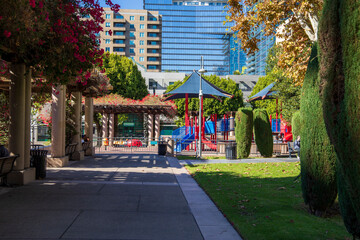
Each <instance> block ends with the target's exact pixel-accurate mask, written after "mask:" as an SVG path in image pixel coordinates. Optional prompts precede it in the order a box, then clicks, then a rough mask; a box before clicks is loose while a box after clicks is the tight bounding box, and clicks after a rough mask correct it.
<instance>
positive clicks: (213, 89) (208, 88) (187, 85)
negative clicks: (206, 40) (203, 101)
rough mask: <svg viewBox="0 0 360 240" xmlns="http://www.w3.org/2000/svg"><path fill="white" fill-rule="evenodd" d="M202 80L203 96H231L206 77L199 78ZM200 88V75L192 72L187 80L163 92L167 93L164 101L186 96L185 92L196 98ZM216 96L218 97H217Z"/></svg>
mask: <svg viewBox="0 0 360 240" xmlns="http://www.w3.org/2000/svg"><path fill="white" fill-rule="evenodd" d="M201 81H202V92H203V97H204V98H216V99H218V97H232V95H231V94H230V93H227V92H225V91H224V90H222V89H220V88H218V87H217V86H215V85H214V84H212V83H210V82H208V81H207V80H206V79H204V78H201ZM199 89H200V75H199V73H197V72H193V73H192V74H191V75H190V77H189V78H188V80H187V81H186V82H184V83H183V85H181V86H180V87H178V88H176V89H174V90H172V91H171V92H168V93H165V95H168V96H167V97H166V98H165V100H164V101H167V100H172V99H178V98H186V94H187V95H188V97H189V98H198V97H199ZM217 96H218V97H217Z"/></svg>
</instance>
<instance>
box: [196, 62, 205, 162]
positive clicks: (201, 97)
mask: <svg viewBox="0 0 360 240" xmlns="http://www.w3.org/2000/svg"><path fill="white" fill-rule="evenodd" d="M199 73H200V88H199V148H198V149H199V158H201V151H202V147H201V129H202V124H201V122H202V114H201V112H202V101H203V92H202V75H203V73H206V70H205V69H204V59H203V56H201V66H200V70H199Z"/></svg>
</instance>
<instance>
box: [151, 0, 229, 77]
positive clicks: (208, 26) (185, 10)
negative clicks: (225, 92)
mask: <svg viewBox="0 0 360 240" xmlns="http://www.w3.org/2000/svg"><path fill="white" fill-rule="evenodd" d="M225 6H226V0H195V1H193V0H191V1H190V0H144V9H146V10H150V11H159V14H161V15H162V54H161V56H162V58H161V68H162V71H179V72H186V73H190V72H192V71H193V70H194V69H195V70H198V69H199V68H200V57H201V56H204V65H205V69H206V70H207V71H208V73H210V74H217V75H226V74H229V72H230V65H231V64H230V63H231V57H230V55H231V46H230V40H231V38H232V34H231V33H229V31H228V30H227V28H229V26H230V24H229V23H227V24H226V25H224V24H223V22H224V21H225V16H226V9H225V8H224V7H225ZM233 59H236V58H233Z"/></svg>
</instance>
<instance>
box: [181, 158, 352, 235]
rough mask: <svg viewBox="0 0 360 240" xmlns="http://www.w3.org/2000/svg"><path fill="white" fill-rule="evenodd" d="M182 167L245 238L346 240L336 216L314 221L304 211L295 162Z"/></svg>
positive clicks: (313, 217) (297, 168)
mask: <svg viewBox="0 0 360 240" xmlns="http://www.w3.org/2000/svg"><path fill="white" fill-rule="evenodd" d="M186 168H187V169H188V170H189V171H190V173H191V174H192V175H193V177H194V178H195V179H196V181H197V182H198V183H199V185H200V186H201V187H202V188H203V189H204V190H205V191H206V192H207V193H208V195H209V196H210V197H211V198H212V199H213V201H214V202H215V203H216V204H217V206H218V207H219V208H220V209H221V211H222V212H223V213H224V215H225V216H226V217H227V218H228V220H229V221H230V222H231V223H232V224H233V225H234V227H235V228H236V229H237V230H238V232H239V233H240V234H241V236H242V237H243V238H244V239H249V240H252V239H254V240H258V239H274V240H275V239H276V240H278V239H350V235H349V234H348V233H347V231H346V229H345V227H344V224H343V222H342V219H341V216H340V215H339V214H336V215H333V216H330V217H327V218H319V217H315V216H313V215H311V214H309V213H308V212H307V208H306V206H305V205H304V204H303V199H302V195H301V187H300V180H299V178H297V176H298V175H299V173H300V170H299V169H300V166H299V163H256V164H251V163H249V164H247V163H238V164H236V163H233V164H201V165H195V166H186ZM295 179H297V180H295Z"/></svg>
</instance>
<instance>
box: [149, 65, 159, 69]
mask: <svg viewBox="0 0 360 240" xmlns="http://www.w3.org/2000/svg"><path fill="white" fill-rule="evenodd" d="M148 69H157V66H156V65H148Z"/></svg>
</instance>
